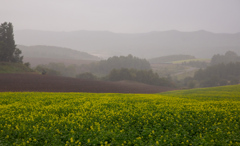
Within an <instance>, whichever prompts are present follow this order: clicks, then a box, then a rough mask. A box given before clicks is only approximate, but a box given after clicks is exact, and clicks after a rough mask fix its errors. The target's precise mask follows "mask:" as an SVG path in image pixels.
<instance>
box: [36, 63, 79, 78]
mask: <svg viewBox="0 0 240 146" xmlns="http://www.w3.org/2000/svg"><path fill="white" fill-rule="evenodd" d="M35 70H37V71H39V72H42V71H43V70H45V72H46V73H47V74H51V75H62V76H66V77H75V76H76V65H69V66H66V65H65V64H63V63H49V64H45V65H38V66H37V67H36V68H35Z"/></svg>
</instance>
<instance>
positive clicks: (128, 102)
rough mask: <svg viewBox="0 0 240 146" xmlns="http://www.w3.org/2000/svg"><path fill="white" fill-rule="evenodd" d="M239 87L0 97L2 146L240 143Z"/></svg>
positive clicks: (23, 94) (8, 94) (0, 139)
mask: <svg viewBox="0 0 240 146" xmlns="http://www.w3.org/2000/svg"><path fill="white" fill-rule="evenodd" d="M239 105H240V85H235V86H225V87H214V88H202V89H193V90H181V91H172V92H166V93H162V94H113V93H108V94H104V93H101V94H96V93H39V92H21V93H20V92H2V93H0V145H240V135H239V133H240V126H239V125H240V123H239V122H240V115H239V114H240V108H239Z"/></svg>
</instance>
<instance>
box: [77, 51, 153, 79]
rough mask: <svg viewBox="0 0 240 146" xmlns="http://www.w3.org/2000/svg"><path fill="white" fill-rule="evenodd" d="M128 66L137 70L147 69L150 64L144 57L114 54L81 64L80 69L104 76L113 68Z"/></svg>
mask: <svg viewBox="0 0 240 146" xmlns="http://www.w3.org/2000/svg"><path fill="white" fill-rule="evenodd" d="M120 68H128V69H131V68H133V69H138V70H149V69H151V66H150V64H149V62H148V61H147V60H146V59H140V58H137V57H133V56H132V55H128V56H126V57H125V56H120V57H117V56H114V57H110V58H108V59H107V60H101V61H99V62H97V63H92V64H89V65H82V66H81V69H82V70H83V71H84V72H91V73H93V74H96V75H100V76H104V75H107V74H109V73H110V71H111V70H113V69H120Z"/></svg>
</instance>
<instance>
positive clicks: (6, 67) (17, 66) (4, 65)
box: [0, 62, 34, 73]
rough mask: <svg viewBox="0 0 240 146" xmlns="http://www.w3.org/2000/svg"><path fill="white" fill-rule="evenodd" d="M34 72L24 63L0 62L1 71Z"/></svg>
mask: <svg viewBox="0 0 240 146" xmlns="http://www.w3.org/2000/svg"><path fill="white" fill-rule="evenodd" d="M26 72H34V71H33V70H32V69H30V68H29V67H27V66H25V65H23V64H22V63H10V62H0V73H26Z"/></svg>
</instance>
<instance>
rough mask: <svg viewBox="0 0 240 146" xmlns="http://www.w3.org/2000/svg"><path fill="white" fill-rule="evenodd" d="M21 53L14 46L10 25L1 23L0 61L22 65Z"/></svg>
mask: <svg viewBox="0 0 240 146" xmlns="http://www.w3.org/2000/svg"><path fill="white" fill-rule="evenodd" d="M21 53H22V52H21V50H19V49H18V48H16V45H15V41H14V35H13V25H12V23H7V22H4V23H2V24H1V25H0V61H4V62H19V63H22V59H23V57H22V56H20V54H21Z"/></svg>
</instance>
